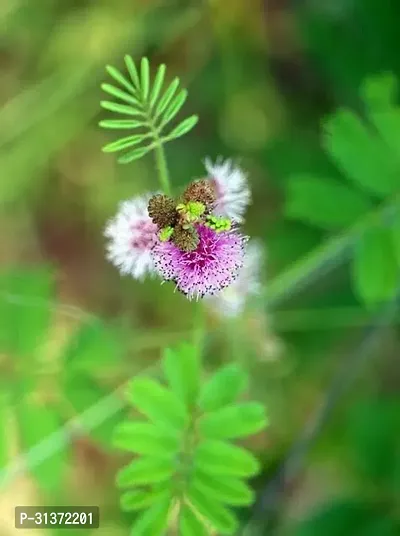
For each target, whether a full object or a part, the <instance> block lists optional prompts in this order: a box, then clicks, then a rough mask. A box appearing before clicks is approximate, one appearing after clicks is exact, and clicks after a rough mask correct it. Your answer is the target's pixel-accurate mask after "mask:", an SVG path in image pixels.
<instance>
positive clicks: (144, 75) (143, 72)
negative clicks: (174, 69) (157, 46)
mask: <svg viewBox="0 0 400 536" xmlns="http://www.w3.org/2000/svg"><path fill="white" fill-rule="evenodd" d="M140 82H141V86H142V95H143V98H144V100H145V101H146V100H147V97H148V95H149V87H150V65H149V60H148V59H147V58H142V61H141V62H140Z"/></svg>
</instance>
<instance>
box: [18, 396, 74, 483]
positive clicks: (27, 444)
mask: <svg viewBox="0 0 400 536" xmlns="http://www.w3.org/2000/svg"><path fill="white" fill-rule="evenodd" d="M16 413H17V419H18V427H19V431H20V436H21V443H22V448H23V450H24V451H28V450H30V449H32V448H34V447H35V446H36V445H37V444H38V443H40V442H41V441H43V440H46V439H47V440H48V439H49V436H51V435H52V434H53V433H55V432H58V431H59V429H60V427H61V420H60V418H59V414H58V410H57V408H55V407H53V406H49V405H44V404H41V403H39V402H37V401H36V400H27V399H23V400H22V401H21V402H20V403H19V404H18V406H17V407H16ZM48 449H49V447H47V448H46V447H43V452H42V456H40V453H38V455H39V456H40V457H41V458H43V459H40V460H39V461H38V463H37V464H36V465H34V466H33V467H32V469H31V471H32V474H33V475H34V476H35V478H36V479H37V481H38V483H39V484H40V486H41V487H42V488H43V489H45V490H47V491H50V490H55V489H58V488H60V486H61V485H62V484H63V477H64V471H65V469H66V464H67V455H66V451H65V449H59V450H58V449H55V451H54V452H48Z"/></svg>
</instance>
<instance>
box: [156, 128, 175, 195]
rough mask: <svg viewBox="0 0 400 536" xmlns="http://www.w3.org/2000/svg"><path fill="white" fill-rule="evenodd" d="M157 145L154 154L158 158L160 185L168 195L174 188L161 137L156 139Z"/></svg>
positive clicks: (157, 166)
mask: <svg viewBox="0 0 400 536" xmlns="http://www.w3.org/2000/svg"><path fill="white" fill-rule="evenodd" d="M155 142H156V146H155V149H154V154H155V158H156V168H157V172H158V179H159V181H160V186H161V189H162V190H163V192H164V193H165V194H166V195H171V192H172V188H171V183H170V180H169V173H168V166H167V160H166V158H165V151H164V146H163V144H162V141H161V140H160V138H158V137H157V138H156V139H155Z"/></svg>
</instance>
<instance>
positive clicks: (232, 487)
mask: <svg viewBox="0 0 400 536" xmlns="http://www.w3.org/2000/svg"><path fill="white" fill-rule="evenodd" d="M191 486H193V487H194V488H195V489H196V490H199V491H200V492H201V493H203V494H204V495H206V496H207V497H209V498H210V499H215V500H216V501H220V502H222V503H224V504H228V505H231V506H249V505H251V504H252V503H253V502H254V499H255V494H254V492H253V490H252V489H251V488H249V486H247V484H245V483H244V482H243V481H242V480H240V479H239V478H235V477H232V476H226V475H223V476H221V475H219V476H215V475H212V474H210V473H202V472H196V473H195V474H194V476H193V479H192V482H191Z"/></svg>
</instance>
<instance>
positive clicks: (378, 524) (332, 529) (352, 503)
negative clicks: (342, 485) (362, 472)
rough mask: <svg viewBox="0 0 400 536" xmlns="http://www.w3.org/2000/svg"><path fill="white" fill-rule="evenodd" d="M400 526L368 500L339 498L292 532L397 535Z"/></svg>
mask: <svg viewBox="0 0 400 536" xmlns="http://www.w3.org/2000/svg"><path fill="white" fill-rule="evenodd" d="M398 529H399V527H398V526H397V524H396V522H395V521H394V520H392V519H390V518H388V517H386V516H385V512H384V511H379V509H378V508H377V507H376V506H375V505H374V504H370V503H368V502H360V501H356V500H352V499H348V500H345V499H342V500H337V501H335V502H333V503H331V504H327V505H324V506H323V507H321V508H320V510H319V511H318V512H316V513H315V514H314V515H313V516H312V517H311V518H310V519H308V520H307V521H305V522H304V523H302V524H301V525H300V526H299V527H298V528H297V529H296V530H294V531H293V532H290V534H291V535H293V536H320V535H321V534H324V535H325V536H339V534H340V535H341V536H365V535H366V536H395V535H396V534H398Z"/></svg>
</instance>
